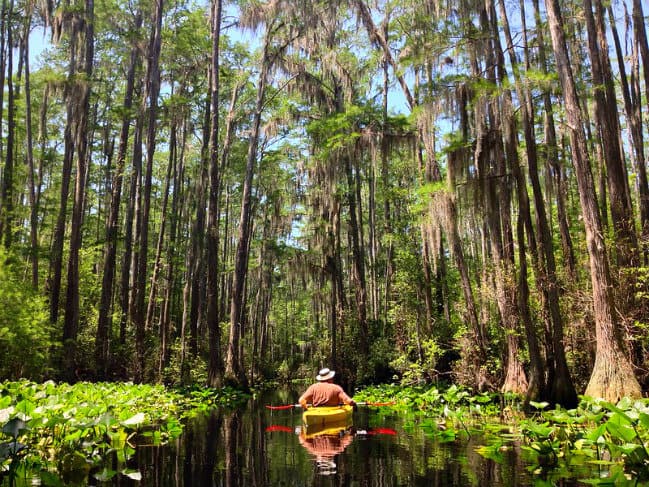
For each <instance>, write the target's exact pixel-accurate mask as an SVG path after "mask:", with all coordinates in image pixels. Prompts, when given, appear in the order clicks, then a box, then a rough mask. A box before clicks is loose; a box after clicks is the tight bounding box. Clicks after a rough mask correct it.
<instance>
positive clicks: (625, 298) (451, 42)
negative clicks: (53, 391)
mask: <svg viewBox="0 0 649 487" xmlns="http://www.w3.org/2000/svg"><path fill="white" fill-rule="evenodd" d="M644 7H645V9H646V5H645V6H644ZM0 84H1V85H2V88H3V89H2V90H0V106H1V108H2V110H0V117H1V120H0V130H1V134H0V188H1V193H0V241H1V245H0V377H2V378H4V379H15V378H18V377H29V378H31V379H35V380H44V379H48V378H55V379H59V380H64V381H70V382H75V381H79V380H134V381H135V382H164V383H168V384H182V383H191V382H202V383H204V384H207V385H210V386H221V385H224V384H234V385H237V386H240V387H244V388H245V387H247V386H249V385H251V384H254V383H258V382H260V381H263V380H265V379H270V378H279V379H288V378H293V377H311V376H312V375H313V374H314V370H316V369H317V368H318V367H319V366H325V365H326V366H329V367H332V368H336V369H337V370H339V372H340V374H339V375H340V376H341V377H342V379H343V381H344V383H345V385H347V386H352V385H354V384H355V385H359V384H369V383H372V382H388V381H395V380H400V381H403V382H404V383H417V382H421V381H434V380H444V381H451V382H454V383H458V384H463V385H466V386H468V387H471V388H473V389H475V390H501V391H503V392H513V393H519V394H523V395H525V396H526V397H527V398H528V399H529V400H547V401H550V402H554V403H561V404H563V405H573V404H575V402H576V400H577V395H578V394H587V395H590V396H596V397H604V398H607V399H609V400H615V399H617V398H620V397H622V396H632V397H637V396H640V395H641V394H642V391H643V390H645V389H646V388H647V386H648V385H649V373H648V370H647V367H648V366H649V336H648V335H647V332H646V331H647V327H648V326H649V323H647V321H646V318H647V316H649V314H648V313H647V310H649V294H648V293H649V267H647V266H648V258H649V253H648V249H647V245H648V244H649V183H648V181H647V174H646V167H647V161H646V157H647V155H646V154H647V147H648V145H647V142H646V140H645V139H647V138H649V130H648V127H649V45H648V42H647V33H646V17H645V13H644V12H643V5H642V2H641V0H612V1H611V3H608V2H604V1H603V0H580V1H574V0H545V4H542V3H540V2H539V1H538V0H519V1H518V2H515V1H512V0H463V1H458V0H447V1H439V0H438V1H430V0H423V1H421V0H420V1H412V0H405V1H404V0H402V1H398V2H397V1H392V0H383V1H381V0H376V1H374V0H372V1H367V0H349V1H346V2H340V1H335V0H328V1H320V0H299V1H294V0H274V1H267V2H262V1H256V0H239V1H237V2H227V1H225V2H224V1H222V0H212V1H211V3H209V2H206V1H205V2H200V1H197V0H196V1H192V0H166V1H165V0H155V1H150V2H149V1H142V0H58V1H52V0H48V1H47V2H44V1H32V0H2V2H1V11H0Z"/></svg>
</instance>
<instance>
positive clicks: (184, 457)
mask: <svg viewBox="0 0 649 487" xmlns="http://www.w3.org/2000/svg"><path fill="white" fill-rule="evenodd" d="M296 399H297V393H288V392H286V391H282V392H273V393H271V394H268V395H265V396H264V397H260V398H257V399H256V400H251V401H250V402H249V403H248V405H247V406H246V407H244V408H240V409H238V410H237V411H234V412H224V411H215V412H213V413H212V414H211V415H209V416H207V417H201V418H197V419H195V420H193V421H192V422H191V423H190V424H189V425H188V427H187V429H186V431H185V433H184V434H183V435H182V436H181V437H180V438H179V439H178V440H177V441H176V442H175V443H174V444H173V445H169V446H167V447H164V448H152V447H151V448H148V447H146V446H139V447H138V449H137V453H136V455H135V457H134V458H133V464H132V465H130V466H132V467H133V468H135V469H137V470H139V472H140V473H141V476H142V478H141V480H140V481H138V482H137V483H132V484H131V482H132V481H131V480H129V479H125V478H122V479H121V480H118V479H113V485H139V486H227V487H238V486H343V485H344V486H347V485H350V486H377V487H387V486H440V487H441V486H445V487H448V486H463V487H464V486H485V487H486V486H489V487H497V486H507V487H512V486H519V485H532V484H533V483H534V482H533V480H532V479H531V478H530V476H529V474H528V472H527V471H526V470H525V467H524V465H522V464H521V463H520V460H519V459H518V458H517V456H516V454H515V453H514V452H511V453H510V454H508V455H509V456H506V457H505V458H506V461H505V462H499V463H495V462H493V461H491V460H487V459H485V458H484V457H482V456H481V455H479V454H478V453H477V452H476V448H477V447H478V446H479V445H480V443H479V441H478V440H477V439H469V440H462V441H453V442H449V443H439V442H436V441H434V440H433V439H431V438H429V437H427V436H426V434H425V433H424V432H423V431H421V430H420V429H418V428H417V427H413V425H412V424H410V425H409V424H407V423H406V422H405V421H404V419H403V418H401V417H400V416H399V414H398V413H394V412H391V411H389V410H388V409H387V408H383V409H381V408H364V407H360V408H359V411H357V412H356V413H354V416H353V425H352V426H351V427H350V428H347V429H346V430H345V431H344V432H342V433H339V434H338V435H334V436H324V437H316V438H309V439H307V438H305V436H304V435H303V434H300V433H301V431H300V427H301V411H299V410H295V411H291V410H280V411H270V410H268V409H267V408H265V407H264V406H265V405H267V404H292V403H294V402H295V401H296ZM548 485H553V484H548ZM554 485H559V484H554ZM560 485H568V484H565V483H562V484H560Z"/></svg>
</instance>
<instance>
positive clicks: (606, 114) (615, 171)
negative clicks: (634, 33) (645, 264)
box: [584, 0, 638, 294]
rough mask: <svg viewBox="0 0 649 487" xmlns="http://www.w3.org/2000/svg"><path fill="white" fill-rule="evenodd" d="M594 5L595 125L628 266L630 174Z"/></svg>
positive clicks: (633, 246) (633, 242)
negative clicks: (623, 151)
mask: <svg viewBox="0 0 649 487" xmlns="http://www.w3.org/2000/svg"><path fill="white" fill-rule="evenodd" d="M594 6H595V9H596V11H597V13H596V16H597V20H596V19H595V15H594V14H593V1H592V0H584V13H585V17H586V27H587V30H588V48H589V52H590V63H591V71H592V77H593V84H594V85H595V90H594V97H595V108H596V109H595V125H596V127H597V128H598V132H599V135H600V140H601V144H602V148H603V152H604V161H605V163H606V176H607V178H606V182H607V188H608V194H609V201H610V208H611V220H612V223H613V229H614V230H615V247H616V250H617V251H616V254H615V255H616V259H617V263H618V266H619V267H628V266H634V265H636V264H637V262H638V259H637V239H636V235H635V230H634V228H633V211H632V207H631V198H630V196H629V188H628V183H627V181H628V175H627V172H626V166H625V164H624V160H623V158H622V151H621V148H620V128H619V116H618V111H617V100H616V95H615V92H614V86H613V75H612V72H611V66H610V61H609V58H608V42H607V40H606V34H605V33H604V32H603V27H602V26H601V23H602V22H603V7H602V4H601V1H600V0H594ZM623 287H625V288H626V286H623ZM624 294H627V293H626V292H624Z"/></svg>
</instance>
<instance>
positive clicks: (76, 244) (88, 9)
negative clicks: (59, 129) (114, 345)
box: [63, 0, 95, 380]
mask: <svg viewBox="0 0 649 487" xmlns="http://www.w3.org/2000/svg"><path fill="white" fill-rule="evenodd" d="M94 8H95V7H94V0H86V5H85V18H84V23H85V32H84V34H85V46H84V69H83V72H84V75H85V80H83V81H81V82H77V83H75V86H74V90H75V94H73V96H72V98H71V99H70V100H68V103H71V104H73V105H74V145H75V151H76V154H77V163H76V169H77V173H76V178H75V187H74V201H73V206H72V219H71V221H70V228H71V230H70V256H69V258H68V274H67V281H68V282H67V284H68V287H67V293H66V302H65V320H64V323H63V343H64V344H65V346H66V347H67V346H68V345H69V346H70V348H68V349H67V350H66V360H65V366H66V368H67V370H66V371H65V374H66V376H67V377H68V379H70V380H72V379H73V378H74V367H75V348H76V340H77V334H78V332H79V252H80V251H81V245H82V238H81V237H82V233H81V229H82V226H83V214H84V204H85V193H86V182H87V181H86V177H87V170H88V163H89V160H90V155H89V152H90V150H89V144H88V132H89V118H90V92H91V89H92V87H91V83H92V68H93V62H94V46H95V39H94V36H95V34H94Z"/></svg>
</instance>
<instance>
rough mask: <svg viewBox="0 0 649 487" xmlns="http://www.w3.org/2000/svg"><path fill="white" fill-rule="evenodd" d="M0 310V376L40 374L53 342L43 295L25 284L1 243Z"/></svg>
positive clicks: (45, 366)
mask: <svg viewBox="0 0 649 487" xmlns="http://www.w3.org/2000/svg"><path fill="white" fill-rule="evenodd" d="M0 310H2V312H0V376H1V377H5V378H14V379H17V378H20V377H31V378H34V379H39V378H42V377H43V376H44V375H45V374H47V370H48V369H47V367H48V360H49V351H50V347H51V346H52V345H53V341H52V330H51V328H50V325H49V315H48V312H47V306H46V303H45V299H43V298H42V297H40V296H39V295H38V294H37V293H36V292H34V291H33V290H32V289H31V287H30V286H26V285H25V282H24V281H23V279H22V278H21V276H20V274H19V271H18V269H17V265H16V264H15V263H13V259H12V257H11V256H10V255H8V254H7V253H6V251H4V250H3V248H2V247H0Z"/></svg>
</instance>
